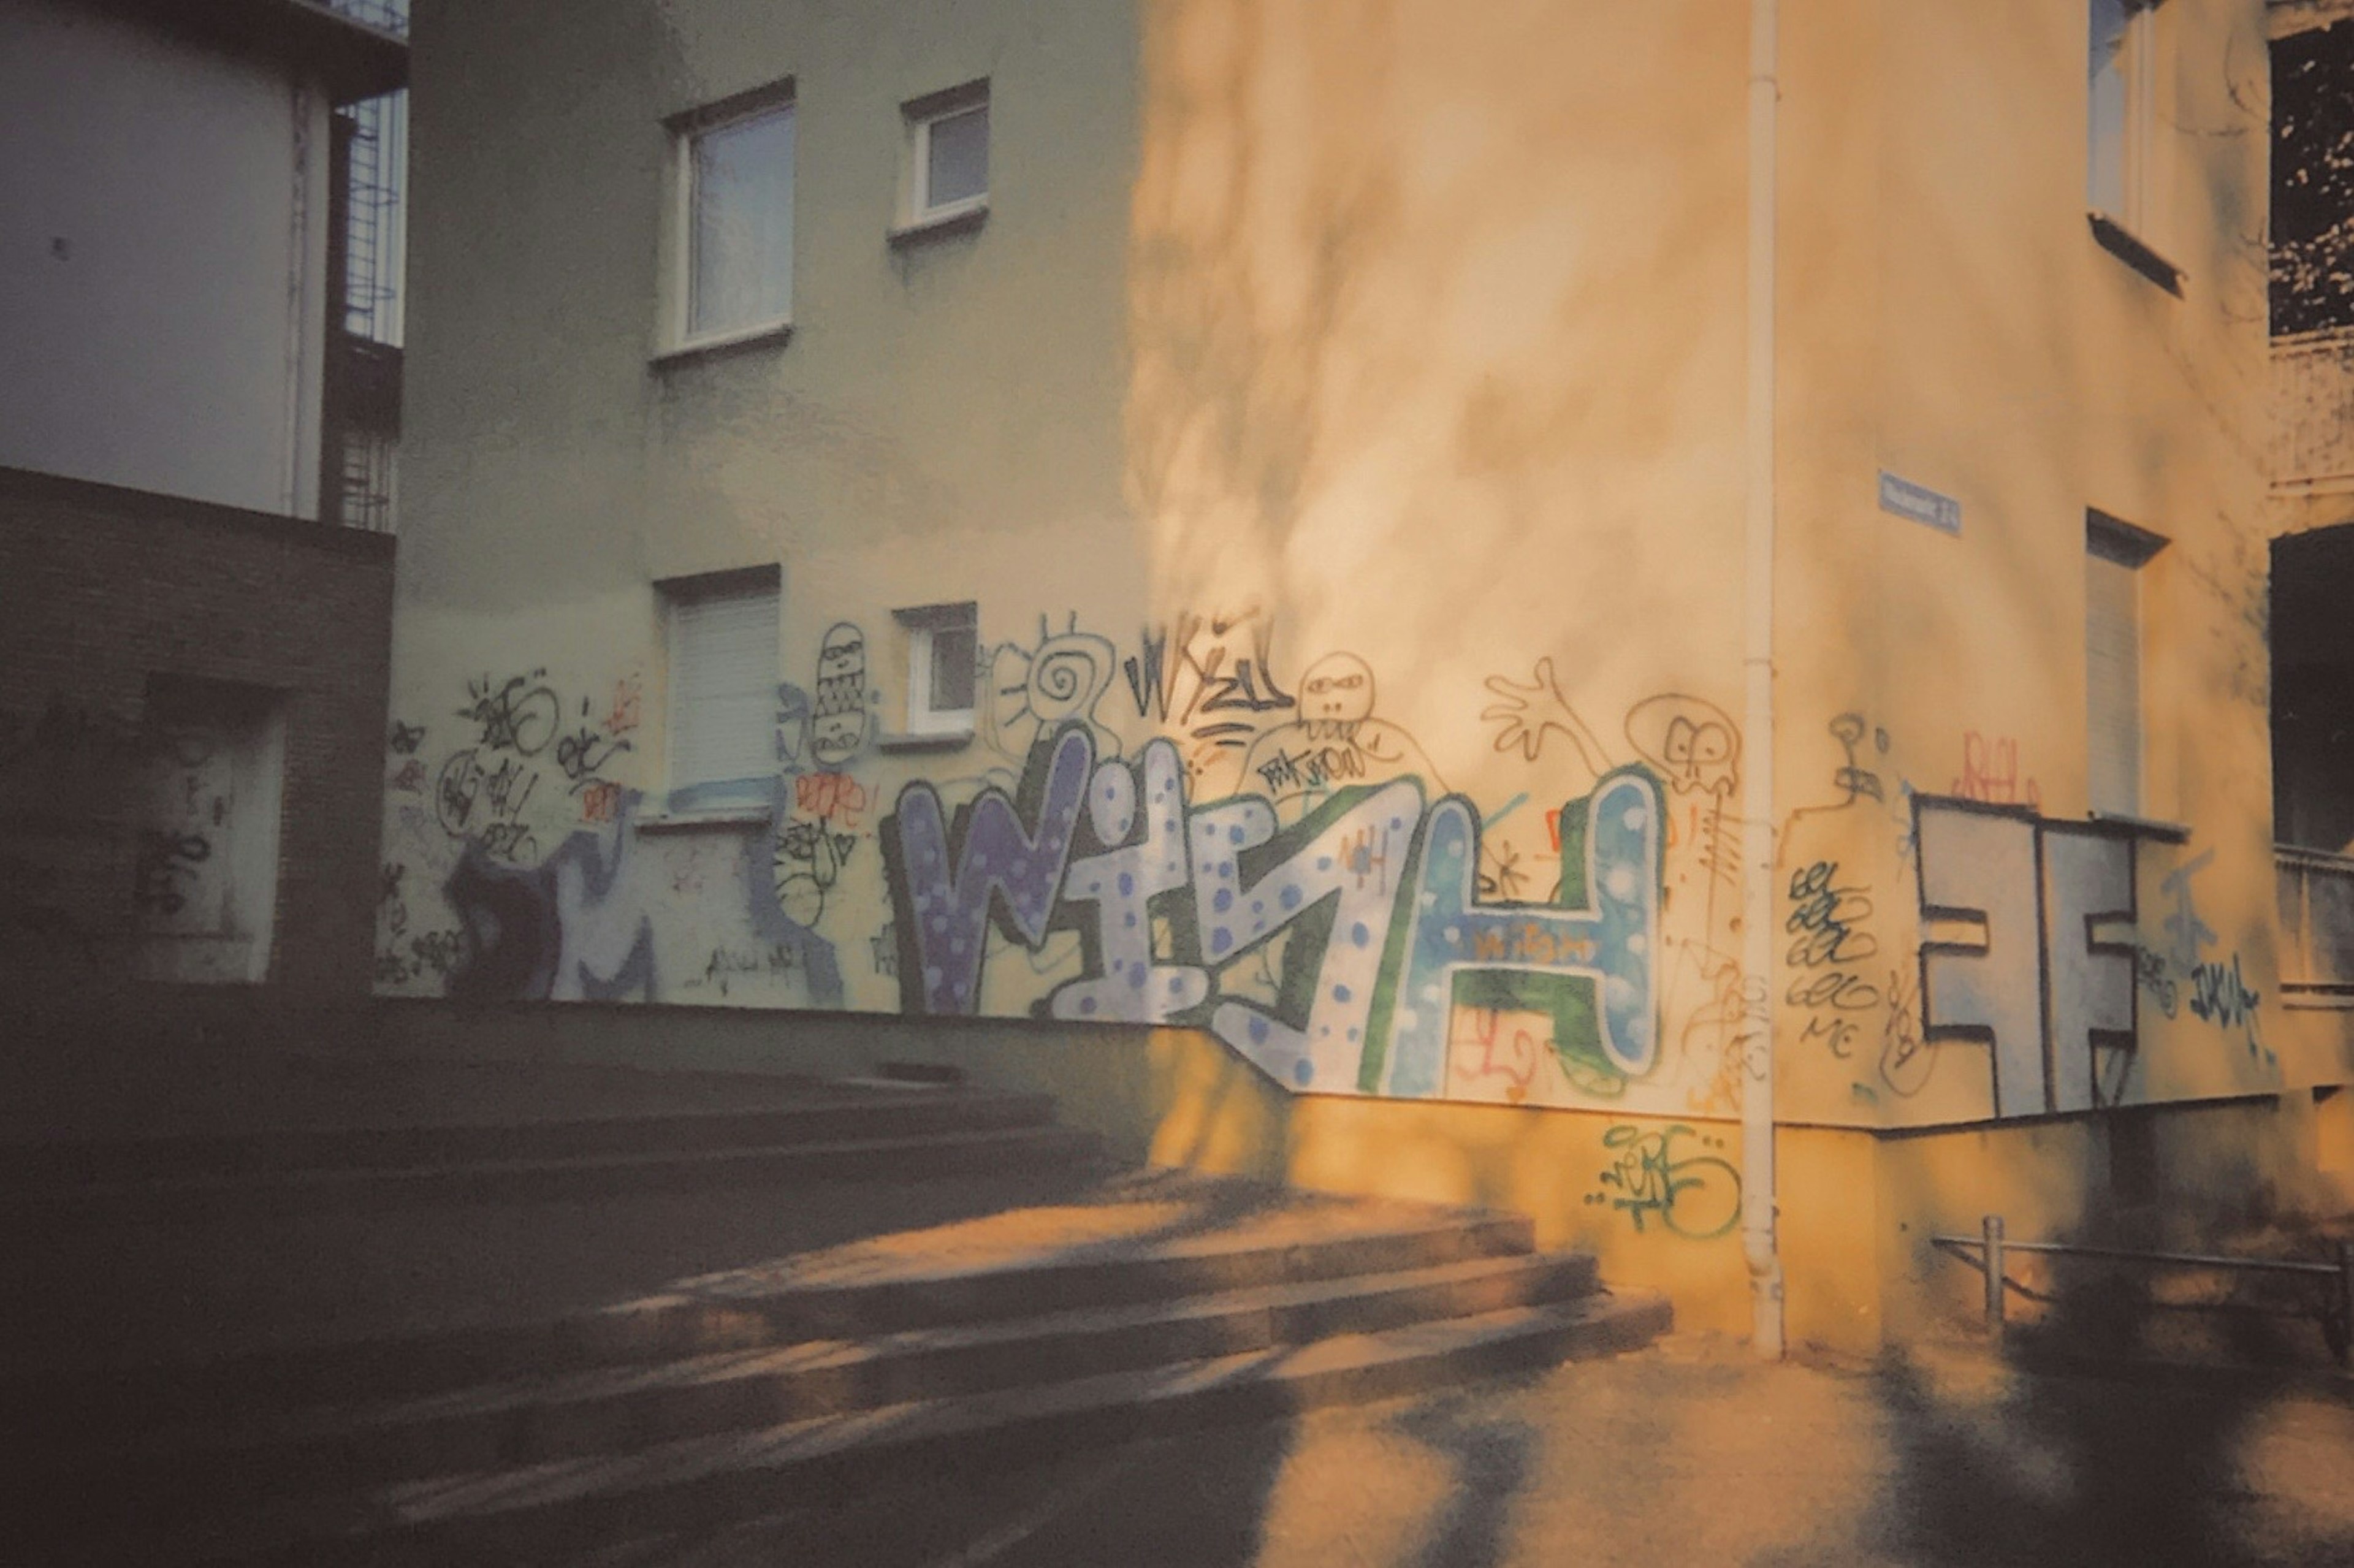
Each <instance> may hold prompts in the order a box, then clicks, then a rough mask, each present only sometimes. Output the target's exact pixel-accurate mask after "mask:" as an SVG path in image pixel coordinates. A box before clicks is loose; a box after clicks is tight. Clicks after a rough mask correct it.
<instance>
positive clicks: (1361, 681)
mask: <svg viewBox="0 0 2354 1568" xmlns="http://www.w3.org/2000/svg"><path fill="white" fill-rule="evenodd" d="M1299 716H1300V718H1301V719H1303V720H1305V721H1306V722H1308V723H1310V724H1362V723H1363V722H1364V721H1365V720H1366V719H1368V718H1370V717H1372V716H1373V671H1372V670H1371V669H1370V668H1368V667H1367V666H1366V663H1365V662H1364V661H1363V659H1360V658H1358V657H1357V656H1356V655H1355V654H1354V653H1327V654H1325V655H1324V657H1322V658H1321V659H1319V660H1317V661H1316V662H1314V663H1313V664H1310V666H1308V673H1307V674H1305V675H1303V676H1301V677H1300V681H1299Z"/></svg>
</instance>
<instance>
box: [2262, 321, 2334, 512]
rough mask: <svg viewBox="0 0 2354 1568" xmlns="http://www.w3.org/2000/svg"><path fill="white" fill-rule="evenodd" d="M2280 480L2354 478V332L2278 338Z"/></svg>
mask: <svg viewBox="0 0 2354 1568" xmlns="http://www.w3.org/2000/svg"><path fill="white" fill-rule="evenodd" d="M2272 384H2273V385H2272V397H2273V433H2272V471H2273V475H2272V476H2273V482H2274V483H2275V484H2316V485H2332V484H2338V483H2343V482H2349V481H2354V332H2349V331H2346V330H2344V329H2337V330H2332V331H2328V332H2313V333H2298V334H2296V335H2294V336H2284V337H2276V338H2274V339H2273V353H2272Z"/></svg>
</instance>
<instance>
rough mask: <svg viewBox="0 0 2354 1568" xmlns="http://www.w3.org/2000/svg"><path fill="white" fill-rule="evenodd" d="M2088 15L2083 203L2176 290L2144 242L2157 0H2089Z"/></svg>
mask: <svg viewBox="0 0 2354 1568" xmlns="http://www.w3.org/2000/svg"><path fill="white" fill-rule="evenodd" d="M2088 15H2089V18H2090V23H2091V27H2090V39H2089V47H2088V49H2087V54H2086V93H2085V135H2084V206H2085V207H2086V208H2087V209H2088V210H2089V211H2090V213H2091V215H2092V220H2093V232H2094V235H2095V236H2096V237H2097V238H2099V239H2100V240H2101V242H2102V243H2103V244H2104V245H2105V246H2107V247H2108V248H2109V249H2111V250H2113V251H2115V253H2116V254H2117V255H2118V256H2119V257H2120V258H2121V259H2122V260H2125V261H2126V263H2128V264H2129V265H2131V266H2132V267H2133V268H2134V269H2135V270H2137V271H2139V272H2142V273H2144V274H2145V275H2147V277H2148V278H2149V279H2150V280H2151V281H2153V282H2156V283H2158V285H2160V286H2161V287H2163V288H2167V289H2169V290H2173V291H2176V292H2178V293H2179V292H2180V285H2181V274H2180V272H2179V270H2177V269H2176V268H2175V267H2174V266H2173V265H2172V264H2170V263H2169V262H2168V261H2166V260H2164V259H2162V258H2161V257H2159V256H2158V253H2157V252H2156V251H2155V250H2153V249H2151V248H2150V245H2149V240H2150V237H2151V232H2152V230H2153V229H2154V228H2156V217H2157V215H2156V212H2155V210H2154V209H2155V207H2156V201H2155V196H2156V186H2157V182H2156V178H2155V175H2156V170H2155V168H2154V166H2153V164H2154V161H2155V160H2154V149H2155V147H2156V144H2157V139H2156V136H2155V134H2154V132H2155V130H2156V122H2157V90H2158V0H2088Z"/></svg>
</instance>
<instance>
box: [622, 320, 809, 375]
mask: <svg viewBox="0 0 2354 1568" xmlns="http://www.w3.org/2000/svg"><path fill="white" fill-rule="evenodd" d="M792 335H793V323H792V318H791V317H790V316H788V317H786V318H785V319H784V320H783V321H780V322H762V323H760V324H759V325H758V326H748V327H737V329H736V330H735V331H733V332H721V333H713V334H711V335H709V336H708V337H698V338H695V339H692V340H690V341H688V342H685V343H682V344H674V345H673V346H672V347H669V348H665V349H663V350H662V351H661V352H660V353H659V354H656V355H654V356H653V361H652V363H653V365H654V367H655V368H656V369H661V368H662V367H663V366H671V365H679V364H683V363H684V362H686V361H688V360H694V359H703V358H705V357H707V356H709V355H715V354H726V353H727V352H729V351H730V350H733V349H738V348H753V347H757V346H758V345H759V344H778V345H779V346H782V345H783V344H785V343H786V342H787V341H788V340H789V339H790V338H791V336H792Z"/></svg>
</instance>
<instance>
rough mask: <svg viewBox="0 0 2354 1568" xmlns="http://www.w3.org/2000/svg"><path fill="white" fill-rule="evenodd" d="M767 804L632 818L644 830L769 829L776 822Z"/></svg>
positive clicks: (651, 813) (708, 807) (656, 813)
mask: <svg viewBox="0 0 2354 1568" xmlns="http://www.w3.org/2000/svg"><path fill="white" fill-rule="evenodd" d="M776 817H777V814H776V812H775V811H774V810H772V809H770V808H769V807H767V806H750V805H746V806H706V807H703V808H701V809H699V810H688V811H667V810H665V811H640V812H639V813H638V814H637V815H636V816H634V817H632V818H631V819H630V821H631V822H632V823H634V824H635V825H636V826H637V828H638V830H639V831H640V832H649V833H661V832H684V831H685V830H686V829H689V828H765V827H768V826H769V824H771V823H772V822H774V821H776Z"/></svg>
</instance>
